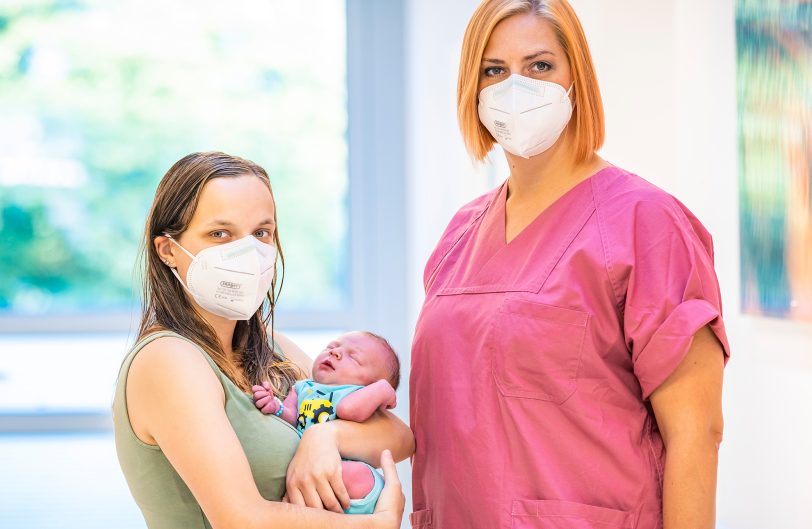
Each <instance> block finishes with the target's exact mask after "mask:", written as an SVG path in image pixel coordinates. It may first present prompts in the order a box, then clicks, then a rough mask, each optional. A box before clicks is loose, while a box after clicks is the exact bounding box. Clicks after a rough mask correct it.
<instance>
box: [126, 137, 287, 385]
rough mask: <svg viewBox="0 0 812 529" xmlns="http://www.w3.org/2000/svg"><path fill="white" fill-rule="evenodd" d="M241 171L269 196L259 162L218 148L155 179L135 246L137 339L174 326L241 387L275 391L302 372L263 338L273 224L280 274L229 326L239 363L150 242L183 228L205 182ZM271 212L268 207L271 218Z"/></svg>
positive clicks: (268, 314)
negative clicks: (139, 258)
mask: <svg viewBox="0 0 812 529" xmlns="http://www.w3.org/2000/svg"><path fill="white" fill-rule="evenodd" d="M245 175H253V176H256V177H257V178H259V179H260V180H261V181H262V182H263V183H265V184H266V185H267V186H268V190H269V191H270V192H271V197H273V190H272V189H271V182H270V179H269V178H268V174H267V173H266V172H265V170H264V169H263V168H262V167H260V166H259V165H257V164H255V163H253V162H251V161H249V160H243V159H242V158H237V157H236V156H230V155H228V154H224V153H222V152H196V153H192V154H189V155H187V156H184V157H183V158H181V159H180V160H178V161H177V162H175V164H174V165H173V166H172V167H170V168H169V171H167V172H166V174H165V175H164V177H163V178H162V179H161V182H160V183H159V184H158V189H157V191H156V192H155V199H154V201H153V203H152V208H151V209H150V211H149V216H148V217H147V222H146V227H145V230H144V241H143V247H142V248H141V251H142V255H143V256H144V260H143V267H144V268H143V310H142V315H141V326H140V329H139V333H138V338H139V339H141V338H143V337H144V336H146V335H148V334H150V333H152V332H155V331H158V330H164V329H165V330H170V331H174V332H176V333H178V334H180V335H181V336H183V337H185V338H188V339H189V340H192V341H193V342H194V343H196V344H197V345H199V346H200V347H201V348H203V349H204V350H205V351H206V352H207V353H208V354H209V356H211V357H212V359H213V360H214V361H215V363H216V364H217V366H218V367H219V368H220V369H221V370H222V371H223V373H225V374H226V376H227V377H228V378H230V379H231V381H232V382H234V383H235V384H236V385H237V386H238V387H239V388H240V389H242V390H243V391H248V390H249V389H250V387H251V385H252V384H261V383H262V382H263V381H266V380H267V381H270V383H271V386H272V387H273V388H274V392H275V393H276V394H278V395H280V396H281V395H284V394H287V392H288V391H289V390H290V388H291V387H293V384H294V382H295V381H296V380H297V379H299V378H302V377H303V373H302V371H301V370H300V369H299V368H298V367H297V366H296V365H295V364H293V363H292V362H288V361H286V360H285V358H284V356H283V355H282V352H281V351H278V350H276V347H275V343H274V342H273V340H268V331H267V325H268V323H269V322H270V327H271V330H273V320H274V308H275V307H276V302H277V299H278V298H279V292H280V290H281V288H282V283H283V282H284V276H285V257H284V255H283V253H282V246H281V245H280V243H279V228H278V227H275V228H274V233H273V240H274V244H275V245H276V248H277V250H278V251H279V262H280V264H281V273H280V274H276V273H274V279H273V283H272V284H271V289H270V291H269V292H268V295H267V299H268V303H263V306H262V307H260V308H259V309H257V312H256V314H254V315H253V316H252V317H251V318H250V319H249V320H245V321H238V322H237V326H236V328H235V329H234V337H233V341H232V348H233V350H234V352H235V353H237V357H238V359H239V365H234V362H231V361H229V360H228V358H227V357H226V354H225V352H224V351H223V349H222V347H221V346H220V342H219V340H218V339H217V334H216V332H215V331H214V329H213V328H212V327H211V326H210V325H209V324H208V323H207V322H206V320H204V319H203V318H202V317H201V316H200V315H199V314H198V313H197V311H196V310H195V307H194V306H193V304H192V302H191V301H190V300H189V298H188V297H187V296H186V293H185V292H184V290H183V286H182V285H181V284H180V282H179V281H178V280H177V279H176V278H175V277H174V276H173V274H172V272H171V270H170V268H169V267H168V266H166V265H164V264H163V263H162V262H161V258H160V256H159V255H158V252H157V250H156V249H155V245H154V244H153V241H154V240H155V237H158V236H160V235H164V234H168V235H171V236H172V237H175V238H177V237H178V236H179V235H180V234H181V233H183V232H184V231H185V230H186V229H187V228H188V226H189V223H190V222H191V220H192V217H193V216H194V212H195V210H196V209H197V204H198V202H199V200H200V194H201V192H202V191H203V186H205V185H206V183H207V182H209V181H210V180H212V179H215V178H229V177H230V178H233V177H238V176H245ZM275 217H276V211H275V210H274V222H276V218H275ZM277 277H278V278H279V283H278V285H277ZM277 286H278V288H277Z"/></svg>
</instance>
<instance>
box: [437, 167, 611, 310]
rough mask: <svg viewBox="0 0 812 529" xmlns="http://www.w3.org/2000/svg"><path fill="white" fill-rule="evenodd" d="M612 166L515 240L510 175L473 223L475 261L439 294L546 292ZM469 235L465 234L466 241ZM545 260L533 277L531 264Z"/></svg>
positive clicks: (571, 191) (564, 197) (576, 188)
mask: <svg viewBox="0 0 812 529" xmlns="http://www.w3.org/2000/svg"><path fill="white" fill-rule="evenodd" d="M612 170H615V167H614V166H608V167H605V168H603V169H600V170H599V171H597V172H596V173H594V174H592V175H591V176H589V177H588V178H586V179H584V180H582V181H581V182H579V183H577V184H576V185H575V186H573V187H572V188H571V189H569V190H568V191H567V192H566V193H564V194H563V195H562V196H561V197H559V198H558V199H557V200H556V201H555V202H553V203H552V204H550V206H548V207H547V208H546V209H545V210H544V211H542V212H541V213H539V214H538V215H537V216H536V218H534V219H533V220H532V221H531V222H530V224H528V225H527V226H526V227H525V228H524V229H523V230H522V231H521V232H519V233H518V234H517V235H516V236H515V237H514V238H513V239H512V240H511V241H510V242H506V241H505V205H506V200H507V180H505V182H503V183H502V185H501V186H500V187H499V189H497V190H496V192H495V194H494V197H493V199H492V200H490V201H489V202H488V204H487V205H486V207H485V209H484V210H483V211H482V212H480V213H479V214H478V215H476V216H475V219H474V221H473V223H472V224H471V226H470V227H469V230H468V231H469V232H470V233H469V234H468V236H471V237H475V238H476V241H475V244H474V245H473V246H472V249H473V253H472V255H471V256H470V257H471V263H472V264H471V266H469V267H466V268H465V269H463V270H461V271H460V274H457V277H454V278H449V279H450V280H449V281H448V282H447V283H446V285H445V287H444V288H442V289H441V290H440V291H439V292H438V295H440V296H448V295H457V294H482V293H489V292H531V293H535V292H538V291H540V290H541V288H542V287H543V286H544V283H545V282H546V281H547V278H548V277H549V275H550V272H552V270H553V268H555V265H556V264H557V263H558V262H559V260H560V259H561V256H562V255H563V254H564V252H565V251H566V250H567V248H568V247H569V245H570V244H571V243H572V241H573V239H575V236H576V235H578V233H579V232H580V231H581V230H582V229H583V227H584V225H585V224H586V222H587V220H589V218H590V217H591V216H592V215H593V214H594V213H595V201H594V198H593V192H592V184H593V181H594V180H595V179H596V177H598V176H599V175H600V174H601V173H604V172H606V171H612ZM464 238H465V235H464V236H463V237H461V238H460V241H461V240H462V239H464ZM457 244H459V241H457ZM453 251H454V249H452V250H451V252H453ZM540 262H543V263H545V266H544V268H543V269H542V271H541V273H539V274H534V275H530V276H529V277H528V275H527V274H525V270H526V268H527V266H529V265H532V266H534V267H536V266H537V264H538V263H540ZM521 278H527V279H524V280H522V279H521Z"/></svg>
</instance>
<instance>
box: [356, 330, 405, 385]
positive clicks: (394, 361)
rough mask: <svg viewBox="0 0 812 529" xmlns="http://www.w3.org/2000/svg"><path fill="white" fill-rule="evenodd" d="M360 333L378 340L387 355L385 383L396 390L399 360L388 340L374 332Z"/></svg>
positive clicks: (398, 377)
mask: <svg viewBox="0 0 812 529" xmlns="http://www.w3.org/2000/svg"><path fill="white" fill-rule="evenodd" d="M362 332H363V333H364V334H366V335H367V336H369V337H370V338H374V339H376V340H378V342H380V344H381V345H383V346H384V348H385V349H386V351H387V352H388V353H389V365H388V366H387V367H389V376H388V377H387V378H386V381H387V382H389V383H390V384H391V385H392V387H393V388H395V389H398V386H400V358H399V357H398V353H397V352H396V351H395V348H394V347H392V344H390V343H389V340H387V339H386V338H384V337H383V336H379V335H377V334H375V333H374V332H369V331H362Z"/></svg>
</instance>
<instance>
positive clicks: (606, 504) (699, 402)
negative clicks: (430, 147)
mask: <svg viewBox="0 0 812 529" xmlns="http://www.w3.org/2000/svg"><path fill="white" fill-rule="evenodd" d="M458 113H459V119H460V123H461V129H462V133H463V137H464V139H465V142H466V145H467V147H468V149H469V151H470V153H471V154H472V156H473V157H474V158H476V159H477V160H482V159H483V158H484V157H485V155H486V154H487V153H488V151H490V149H491V147H492V146H493V144H494V143H495V142H498V143H499V144H500V145H501V146H502V147H503V149H504V151H505V156H506V157H507V160H508V162H509V166H510V176H509V178H508V179H507V181H506V182H505V183H503V184H502V185H501V186H499V187H498V188H497V189H495V190H493V191H492V192H490V193H488V194H486V195H484V196H482V197H480V198H478V199H476V200H474V201H473V202H471V203H469V204H467V205H466V206H464V207H463V208H462V209H461V210H460V211H459V212H458V213H457V214H456V215H455V216H454V218H453V219H452V220H451V223H450V224H449V226H448V228H447V229H446V231H445V233H444V234H443V236H442V238H441V240H440V242H439V244H438V245H437V248H436V249H435V250H434V253H433V254H432V255H431V257H430V258H429V260H428V263H427V265H426V269H425V277H424V279H425V288H426V300H425V303H424V305H423V309H422V312H421V314H420V318H419V320H418V323H417V329H416V332H415V338H414V345H413V349H412V372H411V399H412V401H411V420H412V429H413V430H414V432H415V436H416V441H417V451H416V453H415V456H414V460H413V501H414V511H415V512H414V513H413V514H412V517H411V520H412V526H413V527H419V528H421V529H429V528H435V529H438V528H439V529H476V528H483V529H497V528H505V529H507V528H512V529H520V528H521V529H525V528H544V529H587V528H600V529H638V528H640V529H658V528H663V527H664V528H665V529H679V528H691V529H710V528H712V527H713V526H714V517H715V513H714V510H715V489H716V468H717V451H718V446H719V443H720V441H721V437H722V411H721V388H722V371H723V367H724V363H725V361H726V359H727V357H728V354H729V351H728V345H727V339H726V337H725V331H724V325H723V322H722V313H721V301H720V296H719V287H718V283H717V279H716V276H715V273H714V270H713V250H712V244H711V237H710V235H709V234H708V232H707V231H706V230H705V229H704V228H703V227H702V225H701V224H700V223H699V221H698V220H697V219H696V218H695V217H694V216H693V215H692V214H691V212H690V211H688V210H687V209H686V208H685V206H683V205H682V204H681V203H680V202H679V201H677V200H676V199H675V198H673V197H672V196H670V195H669V194H667V193H665V192H664V191H662V190H660V189H658V188H657V187H655V186H653V185H652V184H650V183H648V182H646V181H645V180H643V179H641V178H639V177H637V176H635V175H633V174H630V173H628V172H626V171H624V170H622V169H620V168H618V167H615V166H613V165H611V164H609V163H607V162H606V161H604V160H602V159H601V158H600V157H598V156H597V155H596V154H595V152H596V151H597V149H598V148H599V147H600V146H601V144H602V143H603V134H604V125H603V110H602V105H601V100H600V93H599V90H598V85H597V81H596V77H595V72H594V69H593V66H592V60H591V56H590V52H589V48H588V46H587V43H586V40H585V37H584V35H583V30H582V29H581V25H580V23H579V21H578V19H577V17H576V15H575V13H574V12H573V11H572V8H571V7H570V6H569V4H568V3H567V2H566V0H530V1H519V0H485V1H484V2H482V4H481V5H480V6H479V8H478V9H477V11H476V12H475V14H474V15H473V18H472V19H471V21H470V23H469V25H468V29H467V31H466V35H465V40H464V42H463V50H462V60H461V64H460V75H459V84H458Z"/></svg>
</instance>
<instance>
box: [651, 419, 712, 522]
mask: <svg viewBox="0 0 812 529" xmlns="http://www.w3.org/2000/svg"><path fill="white" fill-rule="evenodd" d="M718 453H719V439H718V437H716V436H714V435H711V434H710V433H705V434H699V433H692V434H687V433H686V434H685V435H683V436H680V437H674V438H672V439H669V442H668V446H667V448H666V456H665V474H664V476H663V521H664V529H713V528H714V527H715V525H716V469H717V463H718Z"/></svg>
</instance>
